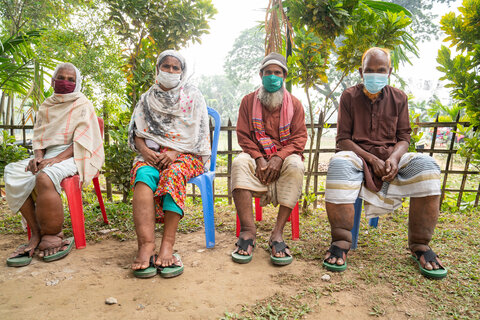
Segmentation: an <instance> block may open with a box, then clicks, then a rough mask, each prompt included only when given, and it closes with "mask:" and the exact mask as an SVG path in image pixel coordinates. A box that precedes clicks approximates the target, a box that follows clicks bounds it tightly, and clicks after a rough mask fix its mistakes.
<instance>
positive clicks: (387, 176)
mask: <svg viewBox="0 0 480 320" xmlns="http://www.w3.org/2000/svg"><path fill="white" fill-rule="evenodd" d="M370 165H371V166H372V168H373V172H374V173H375V175H376V176H377V177H380V178H382V181H386V182H392V181H393V179H395V177H396V176H397V173H398V160H397V159H395V158H393V157H390V158H388V159H387V160H385V161H383V160H382V159H379V158H377V157H374V158H373V160H371V161H370Z"/></svg>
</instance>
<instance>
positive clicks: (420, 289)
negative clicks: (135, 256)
mask: <svg viewBox="0 0 480 320" xmlns="http://www.w3.org/2000/svg"><path fill="white" fill-rule="evenodd" d="M216 187H217V188H219V187H222V186H221V184H220V183H216ZM117 200H118V199H117ZM2 203H3V204H4V202H2ZM319 203H320V207H319V209H315V210H311V211H310V212H309V213H307V214H301V216H300V240H299V241H291V240H289V239H290V238H291V231H290V230H291V229H290V224H289V223H287V226H286V228H285V239H287V243H288V245H289V246H290V248H291V250H292V252H293V254H294V256H295V258H296V259H298V260H304V261H308V262H309V263H311V264H312V273H311V274H309V275H307V276H302V277H292V275H290V274H286V273H284V274H283V273H282V274H281V275H280V276H277V277H276V278H275V281H277V282H278V283H279V284H282V285H286V286H288V288H289V291H288V294H287V293H277V294H274V295H272V296H270V297H268V298H266V299H264V300H261V301H257V302H256V303H253V304H248V305H247V304H245V305H243V306H242V307H241V309H238V310H227V311H226V312H225V314H224V317H223V319H299V318H302V317H303V315H305V314H307V313H309V312H315V311H318V310H317V309H316V308H319V306H318V304H319V298H321V297H323V298H322V299H323V300H322V301H323V302H325V301H328V303H329V304H332V305H337V304H338V303H339V302H340V301H339V300H338V297H337V295H338V293H339V292H351V293H352V294H355V295H357V296H358V295H360V296H362V298H364V303H365V306H366V307H367V308H368V310H369V311H368V312H369V314H370V315H371V316H372V317H388V316H389V315H388V309H386V306H387V305H392V306H395V305H398V304H401V303H402V302H405V301H415V302H418V303H421V307H419V309H420V310H422V312H425V314H428V315H429V317H430V318H432V319H479V318H480V237H479V236H478V233H479V231H480V208H469V209H466V210H463V211H461V212H459V211H456V210H455V209H454V208H449V210H448V211H445V210H442V212H441V214H440V218H439V222H438V225H437V228H436V230H435V234H434V237H433V240H432V243H431V245H432V248H433V249H434V250H435V252H437V254H439V255H440V258H441V259H442V261H443V262H444V263H445V265H446V266H447V269H448V270H449V274H448V276H447V278H445V279H443V280H440V281H434V280H429V279H426V278H424V277H423V276H421V275H420V272H419V270H418V267H417V266H416V264H415V263H414V262H413V261H412V260H411V259H410V254H409V252H408V250H407V222H408V221H407V217H408V202H406V203H405V205H404V208H402V209H400V210H398V211H397V212H396V213H394V214H389V215H387V216H384V217H382V218H380V222H379V227H378V228H377V229H374V228H369V227H368V223H367V221H366V219H362V220H361V227H360V236H359V242H358V249H357V250H355V251H351V252H350V253H349V256H348V264H349V266H348V270H347V271H346V272H344V273H342V274H339V275H335V276H334V277H332V281H330V282H323V281H321V280H320V277H321V276H322V275H323V274H325V273H326V271H325V270H323V269H322V267H321V262H322V259H323V255H324V254H325V251H326V250H327V248H328V246H329V243H330V229H329V224H328V220H327V217H326V213H325V211H324V208H323V207H324V206H323V202H322V199H319ZM65 205H66V203H65ZM65 207H66V206H65ZM106 210H107V215H108V218H109V221H110V224H109V225H105V224H104V223H103V219H102V216H101V213H100V209H99V207H98V204H97V200H96V197H95V195H94V193H93V192H84V212H85V224H86V230H87V239H88V241H102V240H103V239H106V238H110V239H117V240H118V241H124V240H126V239H135V231H134V225H133V219H132V209H131V205H130V204H124V203H121V202H118V201H116V202H112V203H111V202H107V203H106ZM276 210H277V209H276V208H273V207H271V206H267V207H266V208H264V211H263V216H264V220H263V221H260V222H256V225H257V232H258V237H257V244H258V245H259V246H260V247H263V248H264V249H267V240H268V237H269V234H270V231H271V229H272V228H273V225H274V221H275V215H276ZM0 211H1V212H2V213H3V214H2V215H0V234H24V231H23V229H22V227H21V222H20V215H12V214H10V213H9V210H8V209H7V208H6V206H5V204H4V205H3V206H2V207H0ZM235 221H236V220H235V208H234V206H233V205H229V204H228V201H227V200H226V199H223V200H217V203H216V208H215V224H216V230H217V232H225V233H228V234H233V233H234V231H235ZM202 228H203V214H202V206H201V201H200V197H197V199H196V200H195V201H194V200H192V199H191V198H189V199H187V209H186V214H185V217H184V218H183V219H182V220H181V222H180V225H179V232H182V233H190V232H194V231H198V230H201V229H202ZM102 230H113V231H111V232H109V233H106V234H102V233H100V231H102ZM64 231H65V233H66V235H67V236H69V235H71V227H70V220H69V217H68V214H66V219H65V229H64ZM156 231H157V232H158V233H161V231H162V226H161V225H158V228H157V230H156ZM379 287H381V288H387V289H388V290H387V291H386V292H383V293H384V294H383V295H379V294H378V293H377V292H375V288H379ZM292 291H293V293H292ZM325 298H326V300H325ZM240 303H241V301H240Z"/></svg>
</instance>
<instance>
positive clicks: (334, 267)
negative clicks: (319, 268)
mask: <svg viewBox="0 0 480 320" xmlns="http://www.w3.org/2000/svg"><path fill="white" fill-rule="evenodd" d="M348 251H350V250H349V249H342V248H339V247H337V246H336V245H334V244H332V245H330V248H328V250H327V252H330V257H335V258H337V259H339V258H341V259H343V254H344V253H345V261H344V264H342V265H338V264H336V263H333V264H332V263H328V262H327V259H330V257H328V258H327V259H325V260H323V266H324V267H325V268H327V270H328V271H333V272H342V271H345V270H347V254H348Z"/></svg>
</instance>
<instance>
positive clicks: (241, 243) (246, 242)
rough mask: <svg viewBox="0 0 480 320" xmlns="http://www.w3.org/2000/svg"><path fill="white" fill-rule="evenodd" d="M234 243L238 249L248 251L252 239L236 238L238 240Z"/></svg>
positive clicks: (251, 244)
mask: <svg viewBox="0 0 480 320" xmlns="http://www.w3.org/2000/svg"><path fill="white" fill-rule="evenodd" d="M235 245H236V246H237V247H238V250H243V251H245V252H246V251H248V246H252V248H253V247H254V245H253V239H243V238H238V241H237V243H235ZM238 250H237V251H238Z"/></svg>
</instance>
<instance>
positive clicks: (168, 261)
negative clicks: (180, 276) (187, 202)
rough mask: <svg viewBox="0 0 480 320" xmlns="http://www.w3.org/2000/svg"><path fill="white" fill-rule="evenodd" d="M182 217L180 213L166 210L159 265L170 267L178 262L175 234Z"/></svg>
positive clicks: (157, 262)
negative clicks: (174, 248)
mask: <svg viewBox="0 0 480 320" xmlns="http://www.w3.org/2000/svg"><path fill="white" fill-rule="evenodd" d="M180 219H181V216H180V215H179V214H178V213H176V212H173V211H165V225H164V227H163V237H162V244H161V245H160V251H159V252H158V258H157V261H156V264H157V265H159V266H162V267H168V266H171V265H172V264H174V263H175V262H176V258H175V257H174V256H173V246H174V245H175V236H176V234H177V228H178V222H179V221H180Z"/></svg>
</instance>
